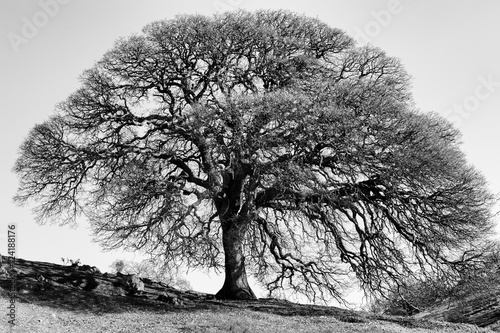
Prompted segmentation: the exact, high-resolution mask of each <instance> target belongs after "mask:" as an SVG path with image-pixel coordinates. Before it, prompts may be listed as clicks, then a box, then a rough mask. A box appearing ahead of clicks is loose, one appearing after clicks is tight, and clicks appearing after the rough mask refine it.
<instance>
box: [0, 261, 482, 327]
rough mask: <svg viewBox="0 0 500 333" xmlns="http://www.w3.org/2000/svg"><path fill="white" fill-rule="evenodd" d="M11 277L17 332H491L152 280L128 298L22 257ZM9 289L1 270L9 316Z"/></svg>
mask: <svg viewBox="0 0 500 333" xmlns="http://www.w3.org/2000/svg"><path fill="white" fill-rule="evenodd" d="M4 263H5V262H4ZM12 273H14V274H15V275H16V277H17V280H16V295H17V300H16V303H15V305H16V319H17V325H16V326H15V327H14V330H13V332H26V333H28V332H30V333H31V332H33V333H38V332H47V333H48V332H50V333H67V332H96V333H97V332H122V333H125V332H148V333H153V332H162V333H164V332H183V333H185V332H196V333H198V332H235V333H250V332H259V333H260V332H277V333H278V332H283V333H289V332H299V333H301V332H315V333H317V332H325V333H326V332H370V333H378V332H402V333H410V332H411V333H416V332H489V331H488V330H486V329H480V328H477V327H475V326H472V325H458V324H449V323H442V322H432V321H425V320H415V319H410V318H403V317H390V316H377V315H373V314H369V313H364V312H355V311H349V310H344V309H340V308H335V307H324V306H312V305H300V304H294V303H290V302H287V301H279V300H271V299H265V300H256V301H251V302H240V301H224V302H223V301H218V300H215V299H214V298H213V296H212V295H207V294H201V293H196V292H181V291H179V290H175V289H173V288H170V287H168V286H166V285H164V284H161V283H157V282H153V281H148V280H146V281H144V289H143V290H141V291H140V292H137V293H135V294H134V295H131V294H130V293H127V292H126V290H124V289H123V286H120V285H119V283H118V282H117V281H118V280H117V279H118V278H119V277H117V276H116V275H113V274H101V273H100V272H96V271H93V270H91V269H90V270H88V269H81V267H69V266H61V265H55V264H50V263H39V262H32V261H26V260H18V261H17V263H16V265H15V271H14V272H12ZM11 286H12V275H11V274H9V273H7V272H6V271H5V270H4V271H3V272H1V271H0V303H1V308H2V309H4V310H3V311H4V312H6V311H7V310H6V308H7V305H8V304H9V293H8V291H9V290H10V288H11ZM6 318H7V317H6V316H5V315H2V322H1V324H0V327H2V328H1V329H0V331H1V332H4V331H6V332H8V329H9V327H8V324H7V320H8V319H6ZM4 328H5V329H4Z"/></svg>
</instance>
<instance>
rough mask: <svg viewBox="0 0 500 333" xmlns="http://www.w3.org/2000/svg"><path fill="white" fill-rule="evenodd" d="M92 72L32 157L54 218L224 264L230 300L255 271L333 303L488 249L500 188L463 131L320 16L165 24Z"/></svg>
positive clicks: (35, 192) (33, 177)
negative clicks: (353, 285) (354, 290)
mask: <svg viewBox="0 0 500 333" xmlns="http://www.w3.org/2000/svg"><path fill="white" fill-rule="evenodd" d="M81 81H82V87H81V88H80V89H79V90H77V91H76V92H75V93H73V94H72V95H71V96H70V97H69V98H68V99H67V100H66V101H64V102H63V103H61V104H60V105H58V106H57V110H56V113H55V115H54V116H53V117H51V118H50V119H49V120H47V121H46V122H44V123H43V124H41V125H37V126H35V127H34V128H33V129H32V131H31V132H30V134H29V137H28V138H27V140H26V142H25V143H24V144H23V145H22V147H21V149H20V157H19V159H18V161H17V164H16V166H15V171H16V172H17V174H18V176H19V179H20V189H19V191H18V194H17V196H16V200H18V201H19V202H20V203H25V202H27V201H30V200H29V199H34V200H36V201H37V202H38V206H37V208H36V209H35V210H36V212H37V214H38V215H37V216H38V218H39V221H40V222H41V223H44V222H45V221H56V220H57V221H62V222H63V223H72V222H74V221H75V219H76V217H77V216H78V215H80V214H84V215H85V216H86V217H87V218H88V219H89V221H90V222H91V225H92V227H93V230H94V232H95V236H96V239H97V240H98V241H100V243H101V244H102V245H103V246H105V247H107V248H118V247H128V248H132V249H142V250H144V251H146V252H147V253H150V254H154V255H157V256H158V258H161V260H162V261H163V262H164V263H165V264H166V265H167V266H168V265H171V266H172V265H176V264H177V265H182V266H186V267H207V268H215V269H221V268H223V269H224V270H225V282H224V285H223V287H222V288H221V290H220V291H219V292H218V293H217V295H216V296H217V297H219V298H222V299H247V298H254V297H255V295H254V293H253V291H252V290H251V288H250V286H249V284H248V281H247V273H246V270H247V269H249V270H250V272H251V273H252V274H254V275H255V276H256V277H257V278H258V280H259V281H260V282H261V283H263V284H264V285H265V286H266V287H267V288H268V290H269V291H271V292H273V291H279V290H282V288H285V287H286V288H292V289H293V290H295V291H297V292H302V293H304V294H306V295H307V296H308V297H310V298H311V299H313V300H315V299H316V298H317V297H327V296H333V297H335V298H341V297H342V295H343V287H344V286H345V285H346V283H348V282H349V281H351V280H353V276H355V277H356V278H357V280H359V282H360V283H361V285H362V286H363V287H364V288H365V290H367V291H382V290H384V288H388V287H389V286H390V285H392V284H395V283H396V284H397V283H398V281H402V280H403V279H406V278H408V276H411V275H414V274H433V273H435V272H436V271H439V270H441V269H444V268H446V271H450V267H455V268H457V269H458V267H460V266H462V265H466V264H473V263H474V262H475V261H476V260H479V258H480V257H479V255H480V253H478V251H474V247H475V246H476V245H477V244H478V243H479V242H480V240H481V238H482V237H484V235H486V234H487V233H488V232H489V230H490V229H491V226H492V222H491V216H490V206H491V203H492V200H493V198H492V196H491V195H490V194H489V193H488V191H487V190H486V186H485V181H484V180H483V178H482V177H481V175H480V174H478V172H477V171H475V170H474V169H473V168H472V167H471V166H470V165H468V163H467V162H466V160H465V158H464V155H463V154H462V153H461V151H460V149H459V141H458V140H459V136H460V134H459V132H458V131H457V130H456V129H455V128H453V127H452V125H451V124H450V123H448V122H447V121H446V120H444V119H443V118H441V117H439V116H438V115H435V114H430V113H421V112H419V111H418V110H417V109H416V107H415V106H414V105H413V102H412V97H411V94H410V91H409V88H410V84H409V77H408V75H407V74H406V72H405V71H404V69H403V68H402V66H401V64H400V62H399V61H398V60H397V59H394V58H391V57H388V56H387V55H385V53H384V52H383V51H381V50H379V49H377V48H374V47H371V46H360V47H358V46H356V45H355V43H354V42H353V40H352V39H351V38H350V37H348V36H346V35H345V34H344V33H343V32H342V31H340V30H338V29H334V28H330V27H329V26H327V25H326V24H324V23H322V22H320V21H319V20H317V19H312V18H307V17H303V16H300V15H296V14H294V13H290V12H286V11H258V12H255V13H249V12H245V11H239V12H231V13H225V14H220V15H215V16H213V17H205V16H200V15H191V16H178V17H177V18H175V19H173V20H165V21H158V22H154V23H152V24H149V25H148V26H146V27H145V28H144V30H143V32H142V34H137V35H133V36H131V37H129V38H124V39H120V40H119V41H118V42H117V43H116V45H115V46H114V47H113V48H112V49H111V50H110V51H109V52H107V53H106V54H105V55H104V57H103V58H102V60H100V61H99V62H97V63H96V64H95V66H94V67H93V68H92V69H89V70H87V71H85V72H84V73H83V75H82V77H81ZM61 219H62V220H61ZM451 271H453V270H451Z"/></svg>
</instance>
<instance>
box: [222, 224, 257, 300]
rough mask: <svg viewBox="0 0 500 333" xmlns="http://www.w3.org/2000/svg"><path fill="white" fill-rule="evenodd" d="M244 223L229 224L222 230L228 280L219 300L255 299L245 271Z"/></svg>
mask: <svg viewBox="0 0 500 333" xmlns="http://www.w3.org/2000/svg"><path fill="white" fill-rule="evenodd" d="M244 236H245V226H244V223H235V222H232V223H227V224H226V226H225V227H223V228H222V245H223V247H224V254H225V271H226V278H225V280H224V285H223V286H222V289H221V290H219V292H218V293H217V294H216V295H215V297H216V298H217V299H235V300H245V299H255V298H256V297H255V294H254V293H253V291H252V289H251V288H250V286H249V284H248V280H247V273H246V270H245V256H244V255H243V239H244Z"/></svg>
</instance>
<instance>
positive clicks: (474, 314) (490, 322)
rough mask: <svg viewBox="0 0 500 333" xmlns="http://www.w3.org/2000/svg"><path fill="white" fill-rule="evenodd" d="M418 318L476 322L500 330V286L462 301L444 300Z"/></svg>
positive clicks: (475, 323)
mask: <svg viewBox="0 0 500 333" xmlns="http://www.w3.org/2000/svg"><path fill="white" fill-rule="evenodd" d="M415 317H416V318H426V319H433V320H442V321H449V322H455V323H467V324H474V325H477V326H480V327H488V328H490V329H491V330H493V331H496V332H500V287H499V288H496V289H491V288H487V291H485V292H483V293H479V294H477V295H473V296H469V297H467V298H465V299H464V300H461V301H443V302H442V303H441V304H438V305H436V306H435V307H433V308H431V309H429V310H427V311H424V312H421V313H419V314H417V315H416V316H415Z"/></svg>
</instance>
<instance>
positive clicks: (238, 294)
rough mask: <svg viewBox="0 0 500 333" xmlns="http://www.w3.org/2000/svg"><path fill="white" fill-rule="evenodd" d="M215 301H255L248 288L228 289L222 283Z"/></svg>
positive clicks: (228, 287)
mask: <svg viewBox="0 0 500 333" xmlns="http://www.w3.org/2000/svg"><path fill="white" fill-rule="evenodd" d="M215 298H216V299H232V300H249V299H257V297H256V296H255V294H254V293H253V291H252V289H250V287H245V288H241V287H234V286H233V287H230V286H227V285H226V283H224V286H223V287H222V289H221V290H219V291H218V292H217V294H215Z"/></svg>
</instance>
